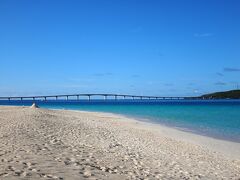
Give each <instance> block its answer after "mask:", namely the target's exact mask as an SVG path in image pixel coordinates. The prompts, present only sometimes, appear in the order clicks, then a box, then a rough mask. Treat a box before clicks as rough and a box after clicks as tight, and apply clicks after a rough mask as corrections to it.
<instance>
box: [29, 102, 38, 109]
mask: <svg viewBox="0 0 240 180" xmlns="http://www.w3.org/2000/svg"><path fill="white" fill-rule="evenodd" d="M31 108H39V106H38V105H37V104H36V103H33V104H32V106H31Z"/></svg>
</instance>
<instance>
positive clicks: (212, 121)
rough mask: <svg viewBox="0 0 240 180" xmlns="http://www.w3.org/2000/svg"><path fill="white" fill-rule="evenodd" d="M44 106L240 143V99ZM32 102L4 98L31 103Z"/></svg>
mask: <svg viewBox="0 0 240 180" xmlns="http://www.w3.org/2000/svg"><path fill="white" fill-rule="evenodd" d="M37 103H38V105H39V106H40V107H44V108H50V109H72V110H84V111H99V112H111V113H117V114H122V115H126V116H130V117H134V118H138V119H140V120H144V121H151V122H154V123H160V124H164V125H167V126H171V127H175V128H178V129H182V130H185V131H191V132H194V133H197V134H201V135H206V136H211V137H215V138H219V139H225V140H230V141H235V142H240V100H209V101H208V100H204V101H203V100H194V101H191V100H178V101H176V100H165V101H163V100H159V101H156V100H143V101H137V100H134V101H133V100H118V101H115V100H107V101H103V100H92V101H90V102H89V101H84V100H82V101H74V100H72V101H64V100H60V101H53V100H52V101H51V100H49V101H37ZM31 104H32V101H0V105H25V106H27V105H31Z"/></svg>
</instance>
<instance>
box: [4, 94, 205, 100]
mask: <svg viewBox="0 0 240 180" xmlns="http://www.w3.org/2000/svg"><path fill="white" fill-rule="evenodd" d="M99 96H100V97H103V99H104V100H107V99H108V98H109V97H110V98H111V99H115V100H118V99H132V100H145V99H147V100H193V99H203V98H200V97H178V96H176V97H174V96H171V97H163V96H137V95H127V94H65V95H48V96H10V97H0V100H9V101H10V100H21V101H23V100H33V101H35V100H45V101H47V100H48V99H51V100H59V99H66V100H69V99H70V98H74V99H75V100H80V98H83V97H85V98H87V99H88V100H89V101H90V100H91V98H92V97H99ZM74 99H71V100H74Z"/></svg>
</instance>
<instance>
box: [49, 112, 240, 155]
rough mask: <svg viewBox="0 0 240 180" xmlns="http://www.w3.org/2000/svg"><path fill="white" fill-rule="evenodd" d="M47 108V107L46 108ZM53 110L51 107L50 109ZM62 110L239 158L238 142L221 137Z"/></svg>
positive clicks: (107, 114)
mask: <svg viewBox="0 0 240 180" xmlns="http://www.w3.org/2000/svg"><path fill="white" fill-rule="evenodd" d="M46 109H48V108H46ZM52 110H53V109H52ZM54 110H56V111H58V110H59V111H61V109H54ZM64 111H70V112H71V111H72V112H80V113H89V114H91V113H93V114H99V115H104V116H108V117H111V118H115V119H118V120H120V121H123V122H126V123H127V122H129V125H131V126H135V125H137V126H139V127H138V128H142V129H145V130H150V131H152V130H153V131H154V132H156V133H159V134H160V135H161V136H165V137H167V138H172V139H174V140H177V141H184V142H187V143H191V144H195V145H198V146H202V147H205V148H208V149H209V150H211V151H215V152H218V153H223V154H224V155H225V156H227V157H228V158H231V159H233V160H235V159H240V143H238V142H234V141H228V140H223V139H218V138H214V137H210V136H204V135H201V134H197V133H193V132H189V131H184V130H181V129H178V128H177V127H176V128H174V127H170V126H166V125H163V124H158V123H154V122H151V121H148V122H147V121H142V120H139V119H137V118H134V117H129V116H126V115H122V114H117V113H108V112H99V111H82V110H68V109H67V110H66V109H64ZM123 119H124V120H123Z"/></svg>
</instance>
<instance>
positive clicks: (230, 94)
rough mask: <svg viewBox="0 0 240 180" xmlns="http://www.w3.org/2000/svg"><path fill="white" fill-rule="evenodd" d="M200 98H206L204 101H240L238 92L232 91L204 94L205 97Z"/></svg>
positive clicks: (239, 92)
mask: <svg viewBox="0 0 240 180" xmlns="http://www.w3.org/2000/svg"><path fill="white" fill-rule="evenodd" d="M201 98H206V99H240V90H232V91H225V92H216V93H211V94H205V95H202V96H201Z"/></svg>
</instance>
